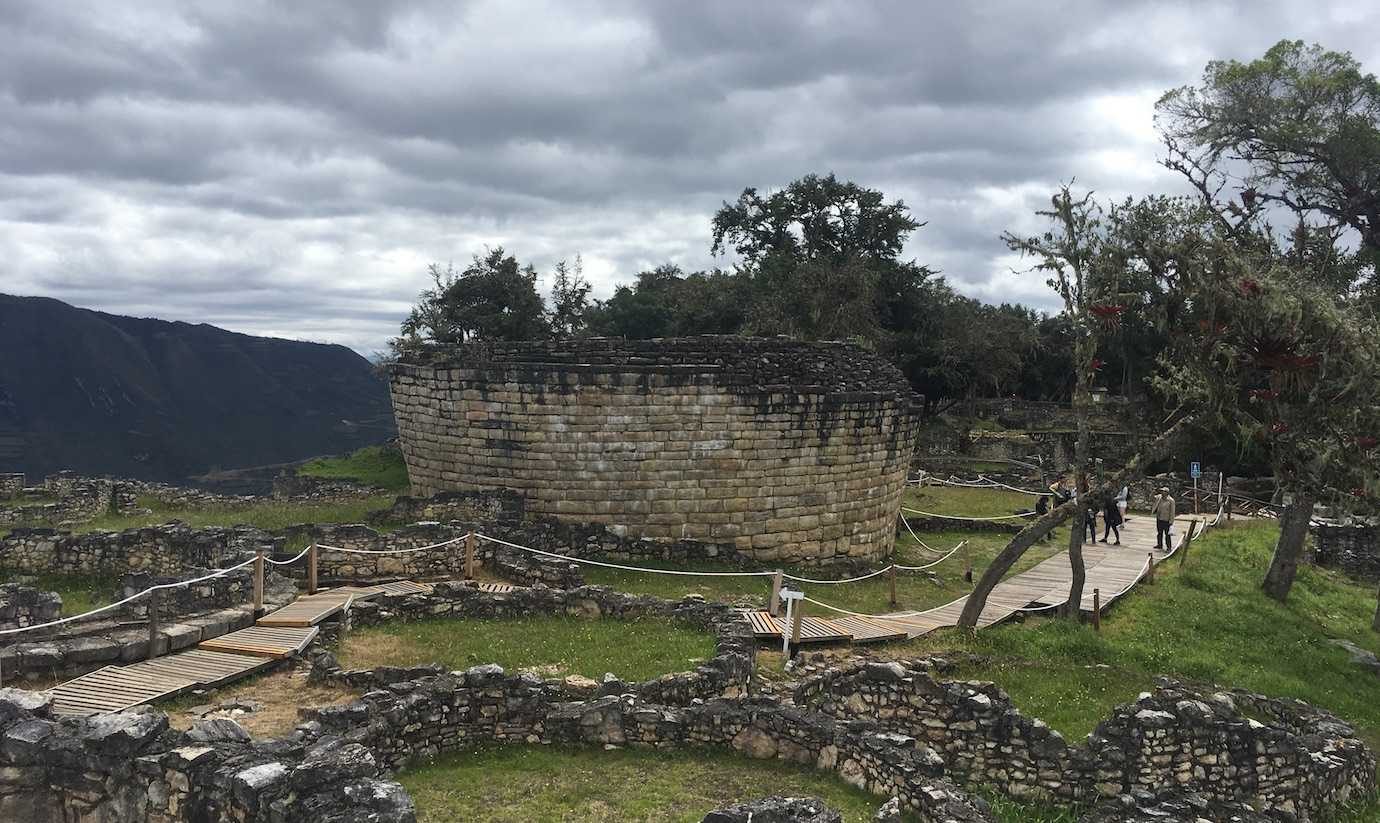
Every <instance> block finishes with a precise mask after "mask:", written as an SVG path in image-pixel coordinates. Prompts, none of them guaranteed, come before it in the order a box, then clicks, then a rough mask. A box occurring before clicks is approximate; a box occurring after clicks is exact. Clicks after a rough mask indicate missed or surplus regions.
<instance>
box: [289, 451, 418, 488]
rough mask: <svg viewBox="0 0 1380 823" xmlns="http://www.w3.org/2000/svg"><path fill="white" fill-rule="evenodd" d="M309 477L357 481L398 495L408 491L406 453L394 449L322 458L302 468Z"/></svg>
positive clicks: (301, 470)
mask: <svg viewBox="0 0 1380 823" xmlns="http://www.w3.org/2000/svg"><path fill="white" fill-rule="evenodd" d="M297 473H298V474H300V475H303V476H305V477H326V478H331V479H333V480H354V481H356V482H359V483H367V484H369V485H371V486H377V487H379V488H380V489H386V490H388V491H391V492H396V493H406V492H407V490H408V485H409V483H408V479H407V465H406V464H405V463H404V462H403V456H402V452H400V451H398V450H397V449H395V448H393V447H391V446H366V447H364V448H362V449H360V450H359V451H356V452H354V453H352V454H349V455H347V456H345V457H320V458H317V459H316V460H311V461H308V462H307V463H304V464H303V465H301V466H299V467H298V469H297Z"/></svg>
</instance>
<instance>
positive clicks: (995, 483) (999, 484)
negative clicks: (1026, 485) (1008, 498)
mask: <svg viewBox="0 0 1380 823" xmlns="http://www.w3.org/2000/svg"><path fill="white" fill-rule="evenodd" d="M978 477H980V478H982V479H983V480H986V481H987V482H989V483H991V484H992V485H993V486H996V487H999V488H1003V489H1010V490H1011V491H1013V492H1020V493H1021V494H1028V495H1030V496H1031V497H1045V496H1046V495H1048V494H1050V493H1051V492H1049V491H1048V490H1046V491H1042V492H1033V491H1030V490H1029V489H1018V488H1016V487H1015V486H1011V485H1008V484H1006V483H1002V482H1001V481H999V480H993V479H992V478H990V477H987V476H985V475H981V474H979V475H978Z"/></svg>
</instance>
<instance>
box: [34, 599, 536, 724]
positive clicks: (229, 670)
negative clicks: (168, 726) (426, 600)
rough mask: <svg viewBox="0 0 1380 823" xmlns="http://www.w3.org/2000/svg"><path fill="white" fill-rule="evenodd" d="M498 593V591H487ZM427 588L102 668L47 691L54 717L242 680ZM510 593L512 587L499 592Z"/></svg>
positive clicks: (313, 610) (274, 616)
mask: <svg viewBox="0 0 1380 823" xmlns="http://www.w3.org/2000/svg"><path fill="white" fill-rule="evenodd" d="M490 585H494V586H499V585H501V584H490ZM431 590H432V587H431V586H430V585H429V584H426V583H414V582H412V581H410V580H400V581H397V582H394V583H379V584H376V585H372V586H340V587H337V588H334V589H324V590H322V591H319V592H317V593H316V594H313V595H304V596H302V597H299V598H297V599H296V600H294V601H293V602H291V603H289V604H288V605H286V606H284V607H282V608H280V609H277V610H275V611H273V612H271V613H269V614H267V615H265V616H264V617H261V618H259V620H258V621H257V622H256V624H255V625H253V626H250V627H249V628H246V629H240V630H239V631H234V632H230V633H229V634H223V635H221V636H220V637H215V638H212V639H210V640H204V641H202V642H201V643H200V644H198V645H197V647H196V648H195V649H190V650H187V651H183V652H179V653H177V654H171V655H167V656H164V657H155V658H153V659H150V660H144V661H141V662H139V663H131V664H129V665H127V666H106V667H104V668H101V669H97V670H96V671H94V672H89V673H87V674H84V675H82V676H81V677H76V678H73V679H72V680H68V681H66V682H65V683H60V684H58V685H57V686H55V687H53V689H52V693H53V710H54V711H55V712H56V713H58V714H61V715H70V716H85V715H90V714H97V713H100V712H114V711H120V710H122V709H128V708H131V707H134V706H138V705H141V704H144V703H151V702H153V701H154V700H161V699H165V698H169V697H174V696H176V695H178V694H181V693H182V692H185V691H188V690H190V689H193V688H211V687H214V686H219V685H221V684H223V683H228V682H230V681H232V680H237V679H239V678H242V677H247V676H248V675H250V674H253V673H254V672H256V671H259V670H260V669H263V668H266V667H268V666H271V665H273V664H274V663H275V662H277V661H278V660H281V659H283V658H286V657H290V656H292V655H294V654H300V653H301V652H302V651H304V650H305V649H306V648H307V646H308V645H310V644H311V641H312V640H313V639H315V638H316V635H317V633H318V632H320V631H321V630H320V628H318V626H317V624H319V623H321V622H322V621H324V620H325V619H326V618H328V617H330V616H332V615H335V614H338V613H340V612H341V611H342V610H344V609H346V608H348V607H349V605H350V604H351V603H353V602H354V601H356V600H367V599H368V598H371V597H378V596H379V595H384V594H391V595H407V594H422V593H427V592H430V591H431ZM506 590H507V591H512V590H513V587H512V586H507V587H506Z"/></svg>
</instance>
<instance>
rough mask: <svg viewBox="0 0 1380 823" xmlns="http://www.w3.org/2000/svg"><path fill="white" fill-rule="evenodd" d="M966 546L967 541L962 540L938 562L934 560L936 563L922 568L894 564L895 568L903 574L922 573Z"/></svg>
mask: <svg viewBox="0 0 1380 823" xmlns="http://www.w3.org/2000/svg"><path fill="white" fill-rule="evenodd" d="M966 545H968V541H967V540H964V541H962V542H960V543H959V544H958V545H957V546H954V547H953V548H952V549H949V553H948V554H946V555H944V556H943V557H941V558H939V559H938V560H936V561H934V562H932V563H926V564H925V565H923V566H902V565H900V564H895V565H896V568H898V569H900V570H901V571H905V572H922V571H924V570H925V569H928V568H932V567H934V566H938V565H939V564H940V563H943V562H944V561H945V560H948V559H949V558H950V557H953V556H954V553H955V552H957V551H958V550H959V549H961V548H963V547H964V546H966Z"/></svg>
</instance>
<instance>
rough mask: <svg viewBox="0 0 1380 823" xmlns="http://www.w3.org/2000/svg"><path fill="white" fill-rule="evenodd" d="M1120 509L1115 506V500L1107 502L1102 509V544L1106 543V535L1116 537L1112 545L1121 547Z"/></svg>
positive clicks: (1111, 499)
mask: <svg viewBox="0 0 1380 823" xmlns="http://www.w3.org/2000/svg"><path fill="white" fill-rule="evenodd" d="M1122 522H1123V521H1122V519H1121V507H1120V506H1118V505H1117V500H1116V498H1114V497H1113V498H1110V499H1108V500H1107V505H1106V506H1104V507H1103V509H1102V542H1103V543H1106V542H1107V535H1108V534H1115V535H1116V542H1115V543H1113V544H1112V545H1114V546H1120V545H1121V524H1122Z"/></svg>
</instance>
